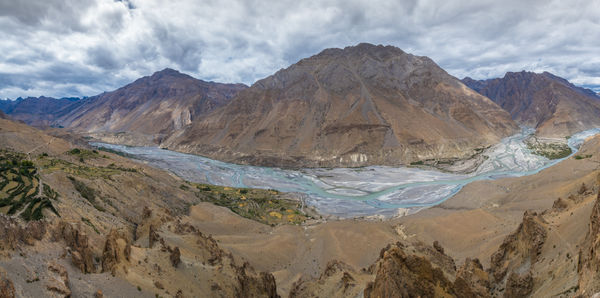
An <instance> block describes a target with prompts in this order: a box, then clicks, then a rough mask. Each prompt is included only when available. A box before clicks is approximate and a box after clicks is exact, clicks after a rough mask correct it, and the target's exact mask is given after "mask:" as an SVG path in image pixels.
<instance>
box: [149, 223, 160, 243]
mask: <svg viewBox="0 0 600 298" xmlns="http://www.w3.org/2000/svg"><path fill="white" fill-rule="evenodd" d="M159 241H160V236H159V235H158V233H157V232H156V230H155V228H154V225H150V228H149V230H148V247H149V248H153V247H154V244H156V243H157V242H159Z"/></svg>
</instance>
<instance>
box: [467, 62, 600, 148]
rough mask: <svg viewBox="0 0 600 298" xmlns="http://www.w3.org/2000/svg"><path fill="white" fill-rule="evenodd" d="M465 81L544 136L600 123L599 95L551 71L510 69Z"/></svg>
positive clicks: (561, 134)
mask: <svg viewBox="0 0 600 298" xmlns="http://www.w3.org/2000/svg"><path fill="white" fill-rule="evenodd" d="M462 81H463V83H465V84H466V85H467V86H469V87H471V88H472V89H473V90H475V91H477V92H479V93H481V94H482V95H485V96H487V97H489V98H490V99H492V100H493V101H494V102H496V103H497V104H499V105H500V106H501V107H502V108H504V109H505V110H507V111H508V112H509V113H510V114H511V116H512V118H513V119H514V120H516V121H517V122H518V123H520V124H524V125H528V126H532V127H535V128H536V129H537V133H538V134H539V135H541V136H550V137H564V136H568V135H572V134H573V133H576V132H578V131H582V130H585V129H589V128H594V127H600V96H598V94H596V93H595V92H594V91H592V90H589V89H585V88H581V87H577V86H575V85H573V84H571V83H569V82H568V81H567V80H565V79H563V78H560V77H558V76H555V75H553V74H551V73H548V72H544V73H540V74H538V73H533V72H526V71H522V72H508V73H506V75H505V76H504V77H503V78H497V79H489V80H483V81H477V80H473V79H471V78H469V77H467V78H464V79H463V80H462Z"/></svg>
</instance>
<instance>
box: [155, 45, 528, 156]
mask: <svg viewBox="0 0 600 298" xmlns="http://www.w3.org/2000/svg"><path fill="white" fill-rule="evenodd" d="M516 130H517V125H516V124H515V123H514V122H513V121H512V120H511V119H510V115H509V114H508V113H506V112H505V111H504V110H502V109H501V108H500V107H499V106H498V105H496V104H495V103H493V102H492V101H491V100H489V99H488V98H486V97H483V96H481V95H479V94H477V93H476V92H473V91H472V90H471V89H469V88H467V87H466V86H465V85H463V84H462V83H461V82H460V80H458V79H456V78H454V77H452V76H450V75H449V74H448V73H446V72H445V71H444V70H443V69H441V68H440V67H439V66H437V65H436V64H435V63H434V62H433V61H432V60H431V59H429V58H427V57H419V56H414V55H411V54H407V53H405V52H403V51H402V50H400V49H398V48H396V47H392V46H381V45H379V46H375V45H371V44H359V45H357V46H353V47H347V48H344V49H327V50H324V51H322V52H321V53H319V54H318V55H315V56H312V57H310V58H307V59H303V60H301V61H299V62H298V63H296V64H294V65H292V66H290V67H288V68H286V69H283V70H280V71H278V72H277V73H275V74H274V75H271V76H269V77H267V78H265V79H262V80H260V81H258V82H256V83H255V84H253V85H252V86H251V87H250V88H248V89H246V90H244V91H242V92H240V93H239V94H238V95H237V96H236V97H235V98H234V99H233V100H232V101H231V103H229V104H228V105H227V106H225V107H223V108H221V109H218V110H216V111H215V112H213V113H211V114H210V115H209V116H207V117H206V118H204V119H201V120H199V121H195V122H194V123H193V124H192V125H191V126H190V127H188V128H186V129H185V130H184V131H182V132H180V133H176V134H174V135H173V136H172V137H170V138H169V139H167V140H166V141H165V142H164V143H163V144H162V146H163V147H168V148H170V149H175V150H179V151H184V152H192V153H197V154H201V155H206V156H209V157H212V158H217V159H220V160H226V161H231V162H237V163H249V164H256V165H267V166H292V167H295V166H364V165H374V164H382V165H398V164H403V163H409V162H414V161H419V160H424V159H432V158H456V157H466V156H470V155H472V154H473V153H474V150H475V149H476V148H481V147H486V146H489V145H491V144H494V143H496V142H498V141H499V140H500V139H501V138H502V137H505V136H508V135H510V134H512V133H514V132H515V131H516Z"/></svg>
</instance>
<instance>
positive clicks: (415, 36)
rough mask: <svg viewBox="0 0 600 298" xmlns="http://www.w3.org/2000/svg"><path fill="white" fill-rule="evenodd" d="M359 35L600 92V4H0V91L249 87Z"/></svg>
mask: <svg viewBox="0 0 600 298" xmlns="http://www.w3.org/2000/svg"><path fill="white" fill-rule="evenodd" d="M361 42H369V43H373V44H384V45H393V46H397V47H399V48H401V49H403V50H404V51H406V52H409V53H412V54H415V55H419V56H429V57H430V58H432V59H433V60H434V61H435V62H437V63H438V64H439V65H440V66H441V67H442V68H444V69H445V70H446V71H448V72H449V73H450V74H452V75H454V76H456V77H458V78H463V77H465V76H470V77H472V78H475V79H486V78H494V77H502V76H503V75H504V73H506V72H507V71H521V70H528V71H535V72H542V71H549V72H552V73H554V74H556V75H558V76H561V77H564V78H566V79H568V80H570V81H571V82H572V83H574V84H576V85H580V86H587V87H590V88H593V89H595V90H596V91H600V1H599V0H586V1H579V0H568V1H564V0H561V1H550V0H543V1H537V0H518V1H513V0H502V1H498V0H493V1H489V0H478V1H453V0H422V1H421V0H399V1H391V0H369V1H355V0H321V1H313V0H306V1H303V0H272V1H259V0H246V1H244V0H226V1H217V0H215V1H212V0H200V1H198V0H171V1H163V0H119V1H115V0H62V1H61V0H19V1H14V0H0V53H1V54H0V98H16V97H19V96H23V97H25V96H41V95H45V96H53V97H65V96H92V95H95V94H99V93H101V92H103V91H111V90H114V89H116V88H119V87H121V86H123V85H125V84H127V83H129V82H131V81H133V80H135V79H137V78H139V77H142V76H146V75H151V74H152V73H153V72H155V71H159V70H161V69H164V68H167V67H169V68H173V69H177V70H179V71H181V72H184V73H187V74H190V75H192V76H194V77H196V78H199V79H202V80H206V81H217V82H227V83H234V82H235V83H237V82H241V83H245V84H247V85H251V84H252V83H254V82H255V81H256V80H258V79H261V78H264V77H266V76H269V75H271V74H273V73H274V72H276V71H277V70H279V69H281V68H286V67H288V66H289V65H291V64H293V63H295V62H297V61H298V60H300V59H302V58H306V57H309V56H311V55H314V54H317V53H319V52H320V51H322V50H323V49H326V48H332V47H338V48H343V47H346V46H351V45H356V44H358V43H361Z"/></svg>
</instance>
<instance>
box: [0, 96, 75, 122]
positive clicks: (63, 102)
mask: <svg viewBox="0 0 600 298" xmlns="http://www.w3.org/2000/svg"><path fill="white" fill-rule="evenodd" d="M79 104H80V99H79V98H76V97H68V98H67V97H66V98H52V97H45V96H41V97H27V98H20V97H19V98H17V99H16V100H0V110H2V111H3V112H4V113H6V114H7V115H10V117H11V118H12V119H14V120H20V121H23V122H25V123H27V124H29V125H34V126H46V125H51V124H52V123H53V122H54V121H56V119H58V118H60V117H61V116H63V115H65V114H67V113H68V112H69V111H71V110H72V109H74V108H75V107H77V106H78V105H79Z"/></svg>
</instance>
